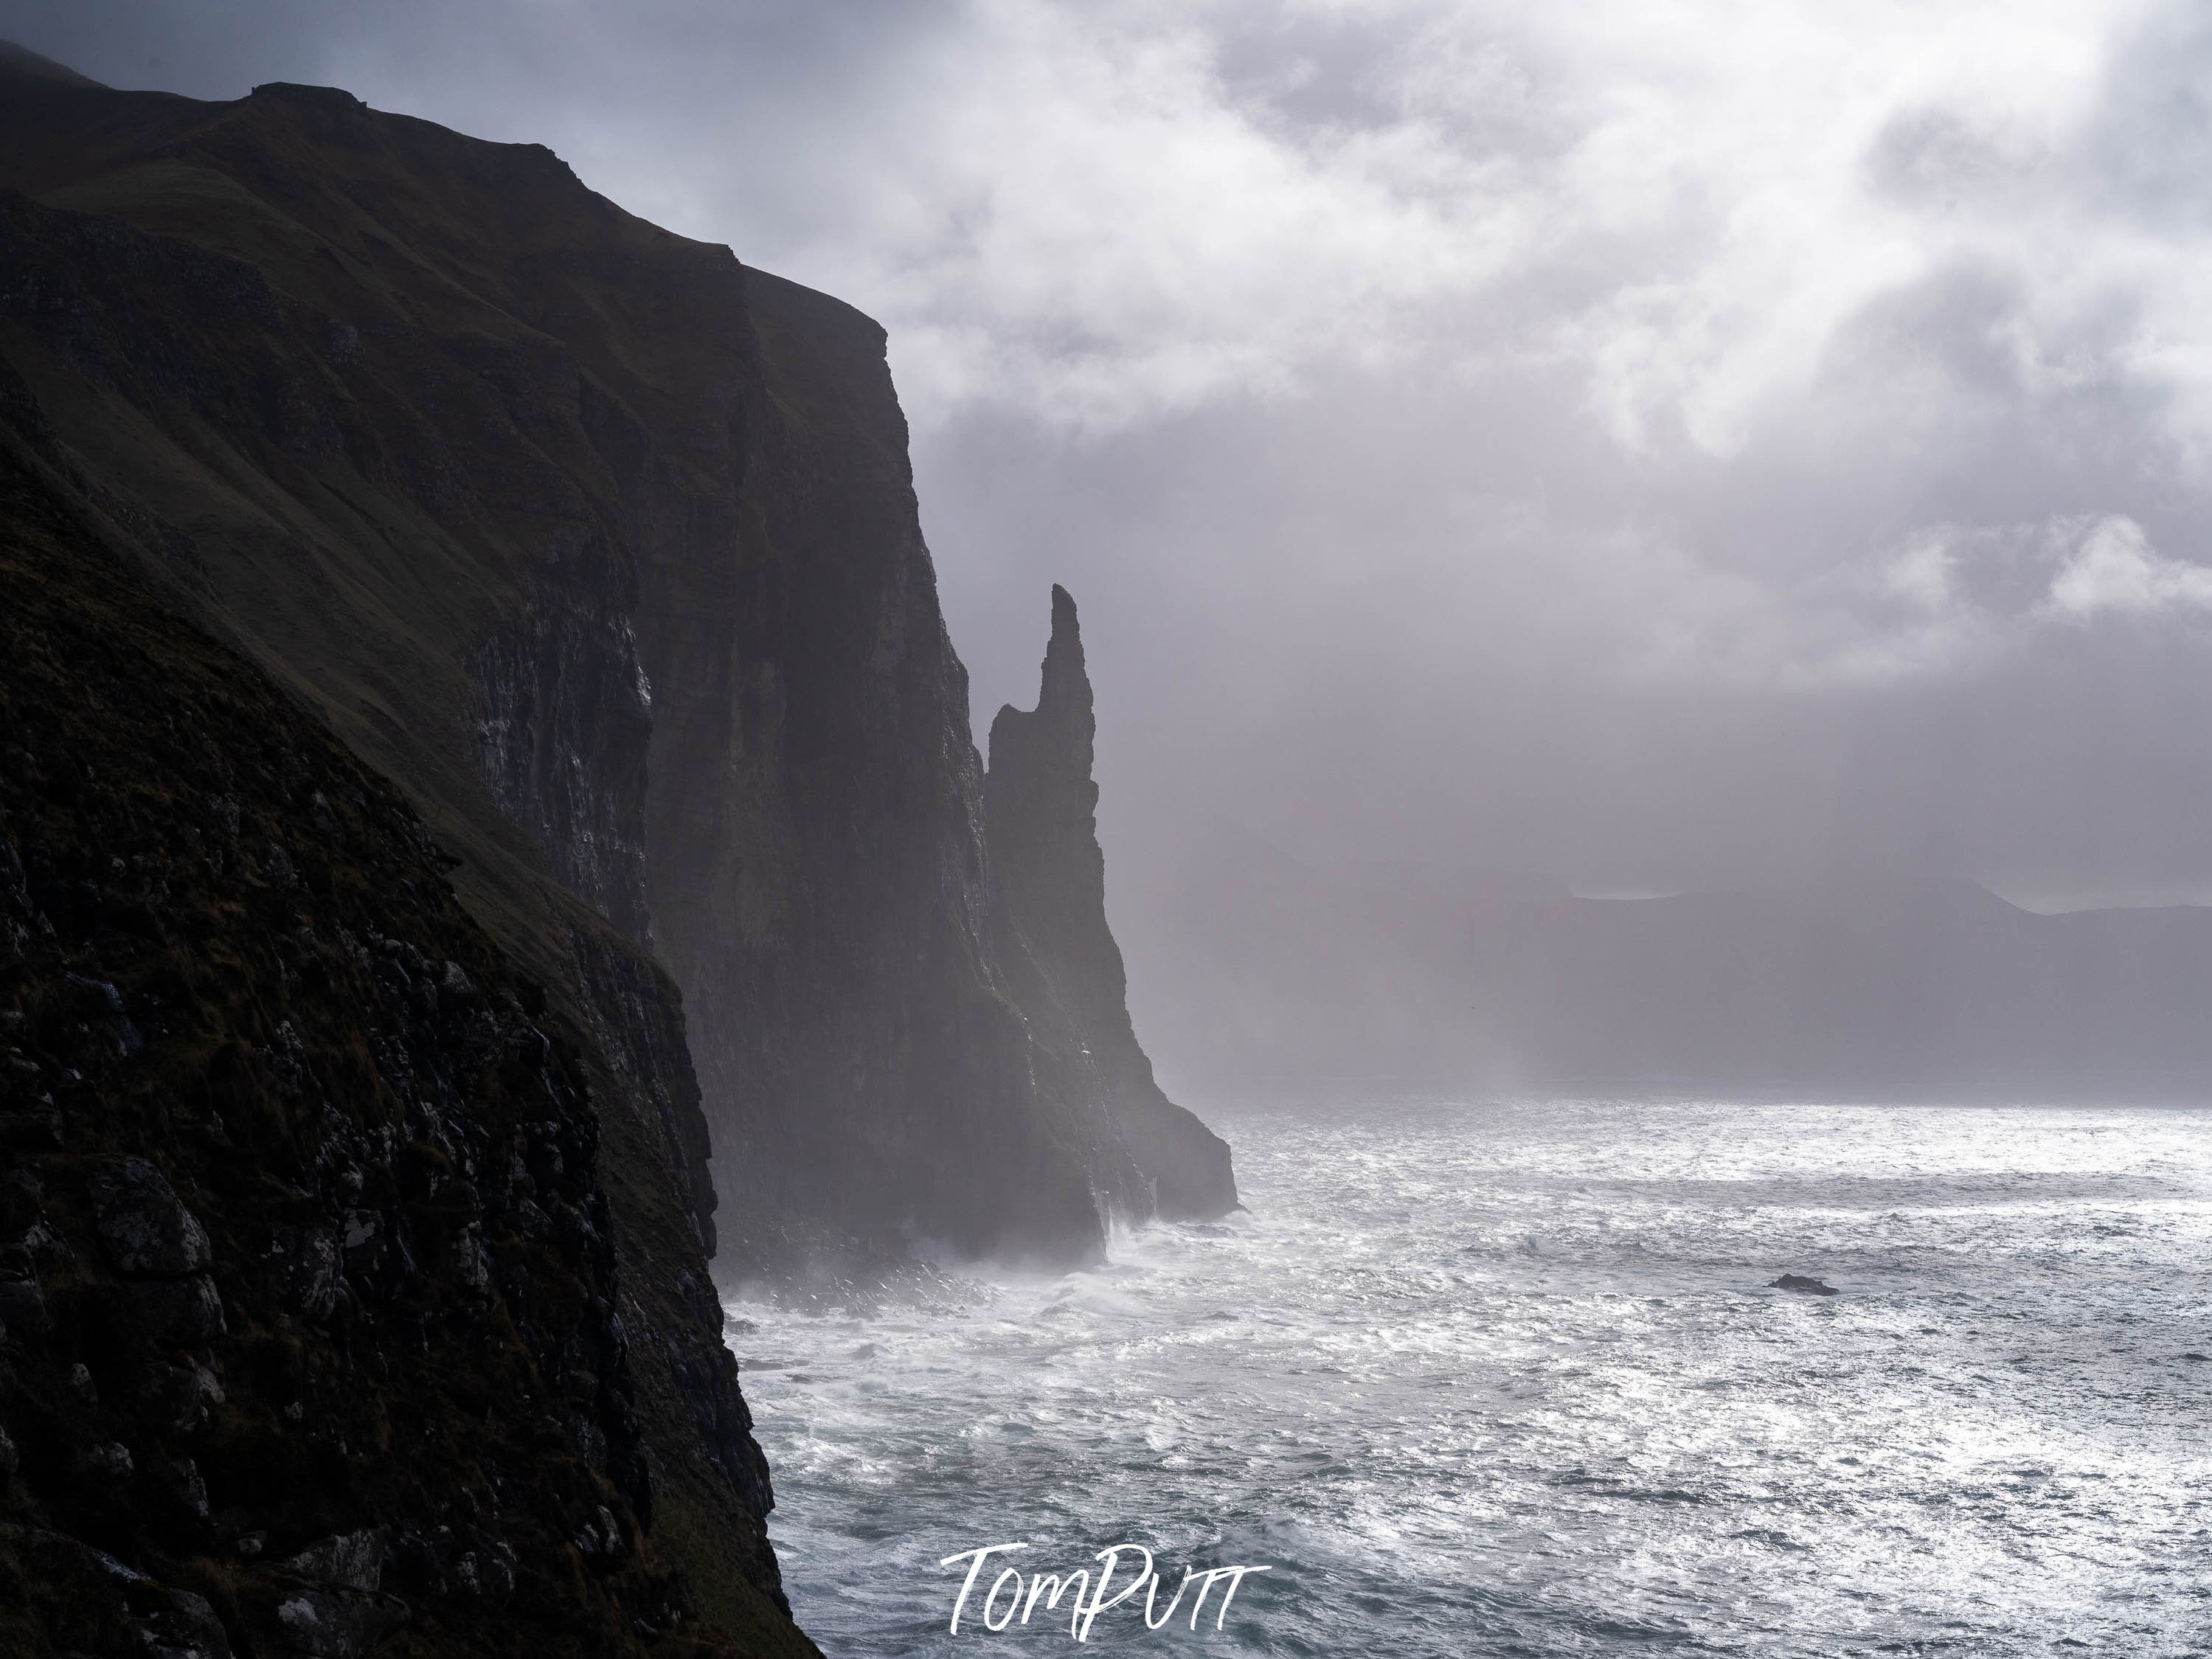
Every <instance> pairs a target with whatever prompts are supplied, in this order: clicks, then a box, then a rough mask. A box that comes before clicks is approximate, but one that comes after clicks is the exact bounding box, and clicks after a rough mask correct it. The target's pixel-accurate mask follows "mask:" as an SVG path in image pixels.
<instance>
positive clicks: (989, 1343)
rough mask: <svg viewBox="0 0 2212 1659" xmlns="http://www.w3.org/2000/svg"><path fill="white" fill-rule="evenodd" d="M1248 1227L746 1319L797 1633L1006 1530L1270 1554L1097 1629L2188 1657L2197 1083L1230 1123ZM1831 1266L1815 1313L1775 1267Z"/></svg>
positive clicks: (1040, 1538) (2194, 1445)
mask: <svg viewBox="0 0 2212 1659" xmlns="http://www.w3.org/2000/svg"><path fill="white" fill-rule="evenodd" d="M1209 1115H1210V1116H1212V1118H1213V1119H1214V1121H1217V1122H1218V1124H1219V1125H1220V1127H1222V1128H1223V1130H1224V1132H1225V1133H1226V1134H1227V1135H1228V1137H1229V1139H1230V1140H1231V1143H1232V1144H1233V1145H1234V1146H1235V1147H1236V1149H1237V1176H1238V1180H1239V1182H1240V1184H1241V1186H1242V1188H1243V1191H1244V1194H1245V1197H1246V1201H1247V1202H1248V1203H1249V1205H1250V1206H1251V1212H1250V1213H1249V1214H1246V1215H1240V1216H1237V1217H1236V1218H1232V1219H1231V1221H1230V1222H1229V1223H1227V1224H1226V1225H1219V1226H1208V1227H1176V1226H1160V1227H1153V1228H1149V1229H1146V1230H1144V1231H1140V1232H1139V1233H1138V1234H1136V1235H1134V1236H1133V1237H1127V1238H1124V1239H1121V1240H1120V1241H1118V1242H1117V1243H1116V1246H1115V1254H1114V1260H1113V1262H1112V1264H1111V1265H1110V1266H1109V1267H1106V1268H1103V1269H1101V1270H1098V1271H1097V1272H1092V1273H1077V1274H1073V1275H1069V1276H1067V1277H1066V1278H1060V1279H1040V1278H1034V1277H1030V1278H1024V1277H1015V1276H1008V1277H1004V1278H1000V1279H989V1280H987V1281H985V1282H980V1283H979V1284H978V1285H977V1286H976V1289H975V1294H974V1295H973V1296H972V1297H969V1298H968V1299H966V1300H965V1301H963V1302H959V1303H957V1304H948V1305H945V1306H939V1307H931V1308H916V1307H893V1308H889V1309H885V1310H879V1311H876V1312H873V1313H870V1314H866V1315H857V1314H856V1315H854V1316H839V1315H835V1314H831V1315H819V1314H816V1315H799V1314H794V1313H792V1312H789V1311H787V1310H782V1309H780V1308H776V1307H772V1306H767V1305H754V1304H747V1305H746V1306H744V1307H743V1308H742V1309H739V1310H737V1311H738V1312H740V1313H741V1314H742V1315H743V1316H744V1317H746V1318H749V1319H750V1320H752V1321H753V1322H755V1325H756V1327H757V1328H756V1329H754V1330H752V1331H750V1332H747V1333H745V1334H741V1335H740V1336H738V1338H737V1340H736V1346H737V1348H738V1355H739V1358H740V1359H743V1360H746V1361H748V1362H750V1360H751V1357H752V1356H753V1355H756V1354H757V1355H758V1356H760V1358H761V1359H762V1360H763V1361H770V1360H772V1361H773V1362H775V1367H776V1368H775V1369H771V1368H769V1366H768V1365H766V1364H751V1363H748V1364H747V1365H746V1376H745V1388H746V1392H747V1395H748V1396H749V1398H750V1401H751V1403H752V1408H753V1412H754V1414H755V1416H756V1419H757V1424H758V1431H759V1434H760V1437H761V1440H762V1443H763V1445H764V1446H765V1447H766V1449H767V1451H768V1455H769V1462H770V1465H771V1467H772V1468H773V1469H774V1471H775V1484H776V1493H777V1499H778V1508H777V1510H776V1513H775V1516H774V1520H773V1528H772V1530H773V1533H774V1535H775V1541H776V1545H777V1548H778V1550H779V1552H780V1553H781V1557H782V1560H783V1564H784V1573H785V1579H786V1583H787V1586H788V1588H789V1590H790V1593H791V1597H792V1601H793V1606H794V1607H795V1609H796V1611H797V1613H798V1615H799V1620H800V1622H801V1623H802V1624H803V1625H804V1626H805V1627H806V1628H807V1629H808V1630H809V1631H810V1632H811V1633H812V1634H813V1635H814V1636H815V1637H816V1638H817V1640H818V1641H820V1642H821V1643H822V1644H823V1647H824V1648H825V1649H826V1650H829V1651H830V1652H832V1653H836V1654H838V1655H841V1656H862V1655H886V1656H887V1655H910V1654H912V1655H920V1654H941V1653H942V1654H950V1653H990V1652H1002V1651H1012V1650H1035V1651H1040V1652H1042V1651H1045V1650H1051V1649H1056V1648H1058V1647H1060V1646H1064V1645H1066V1644H1067V1643H1068V1637H1067V1632H1066V1628H1065V1626H1064V1624H1063V1625H1062V1626H1060V1627H1057V1628H1050V1629H1048V1628H1044V1627H1042V1626H1038V1627H1031V1628H1028V1629H1024V1628H1022V1627H1020V1626H1016V1627H1014V1628H1012V1629H1010V1630H1009V1631H1007V1632H1006V1633H1005V1634H1004V1635H998V1636H993V1635H987V1634H985V1633H984V1632H981V1631H972V1632H971V1631H970V1629H969V1627H968V1626H966V1625H963V1629H962V1632H961V1633H960V1634H959V1635H957V1636H950V1635H948V1634H947V1633H946V1628H945V1626H946V1618H947V1614H948V1613H949V1612H950V1609H951V1601H952V1597H953V1595H954V1593H955V1592H956V1591H957V1588H958V1583H957V1578H958V1575H957V1574H956V1573H951V1572H948V1571H945V1570H943V1569H941V1568H940V1567H939V1561H940V1559H943V1558H944V1557H946V1556H948V1555H950V1554H951V1553H954V1552H957V1551H960V1550H964V1549H970V1548H973V1547H975V1541H977V1540H978V1539H982V1538H989V1539H994V1540H995V1539H1000V1538H1006V1539H1016V1538H1018V1539H1024V1540H1028V1541H1031V1542H1032V1543H1033V1544H1034V1545H1035V1547H1036V1559H1052V1560H1056V1561H1057V1560H1066V1561H1080V1560H1083V1559H1088V1558H1089V1556H1090V1555H1091V1553H1092V1552H1094V1551H1096V1550H1097V1549H1099V1548H1102V1547H1106V1546H1108V1545H1111V1544H1115V1543H1120V1542H1122V1541H1132V1540H1133V1541H1138V1542H1141V1543H1143V1544H1144V1545H1146V1546H1147V1547H1150V1548H1152V1550H1154V1551H1155V1552H1157V1553H1158V1559H1159V1562H1160V1565H1161V1571H1162V1572H1163V1573H1164V1574H1165V1575H1166V1576H1167V1577H1168V1582H1170V1583H1172V1582H1173V1581H1174V1579H1175V1577H1177V1576H1179V1575H1180V1574H1181V1573H1182V1570H1183V1568H1184V1567H1185V1566H1186V1565H1199V1566H1200V1567H1201V1568H1203V1567H1205V1566H1207V1565H1213V1564H1217V1563H1219V1562H1223V1561H1234V1562H1269V1563H1273V1564H1274V1565H1273V1571H1272V1572H1271V1573H1270V1574H1268V1575H1267V1577H1255V1578H1254V1579H1252V1580H1251V1581H1250V1582H1249V1583H1248V1584H1247V1585H1246V1586H1245V1588H1244V1589H1243V1591H1242V1593H1241V1594H1240V1595H1239V1597H1238V1599H1237V1604H1236V1609H1235V1611H1234V1613H1232V1614H1231V1617H1230V1619H1229V1620H1228V1624H1227V1627H1226V1628H1225V1630H1223V1631H1222V1632H1219V1633H1216V1632H1213V1630H1212V1621H1211V1620H1210V1619H1209V1620H1208V1621H1207V1623H1206V1628H1205V1629H1204V1630H1203V1631H1202V1632H1201V1633H1200V1635H1198V1636H1193V1635H1190V1634H1189V1633H1188V1632H1184V1631H1183V1630H1182V1626H1181V1624H1180V1622H1178V1623H1177V1624H1176V1626H1173V1627H1172V1628H1171V1629H1163V1630H1161V1631H1159V1632H1146V1630H1145V1628H1144V1626H1143V1621H1142V1620H1141V1619H1140V1618H1133V1619H1131V1620H1127V1621H1125V1622H1124V1623H1122V1624H1121V1625H1116V1624H1115V1623H1114V1622H1113V1620H1114V1615H1113V1614H1112V1613H1109V1614H1108V1615H1106V1616H1105V1617H1103V1618H1102V1619H1101V1620H1099V1622H1098V1625H1097V1628H1096V1629H1095V1630H1094V1631H1093V1632H1092V1634H1091V1645H1093V1646H1104V1647H1112V1648H1121V1647H1130V1648H1139V1647H1141V1648H1144V1649H1146V1650H1161V1651H1170V1650H1188V1651H1196V1650H1198V1649H1199V1648H1200V1646H1201V1645H1202V1646H1203V1647H1204V1649H1205V1650H1206V1651H1209V1652H1213V1653H1239V1654H1244V1653H1249V1654H1260V1653H1267V1654H1346V1653H1383V1652H1389V1653H1393V1654H1405V1655H1417V1656H1438V1659H1443V1656H1452V1659H1462V1656H1474V1655H1570V1654H1572V1655H1582V1654H1600V1655H1602V1654H1627V1653H1636V1654H1639V1655H1650V1654H1692V1653H1698V1654H1705V1653H1755V1654H1759V1655H1761V1656H1776V1655H1778V1656H1799V1655H1802V1656H1808V1659H1809V1656H1821V1659H1828V1656H1836V1655H1845V1654H1856V1653H1869V1654H1872V1653H1876V1652H1895V1651H1913V1652H1923V1653H1927V1652H1955V1653H1960V1654H1972V1655H1975V1656H1984V1655H2013V1654H2023V1655H2024V1654H2028V1653H2037V1654H2041V1653H2045V1652H2049V1651H2051V1650H2053V1649H2054V1648H2055V1647H2057V1646H2058V1645H2059V1644H2063V1643H2069V1642H2070V1643H2076V1644H2084V1646H2085V1649H2086V1650H2092V1651H2098V1652H2108V1653H2124V1654H2127V1655H2129V1656H2130V1659H2150V1656H2161V1655H2176V1656H2178V1655H2182V1654H2202V1653H2203V1652H2205V1651H2206V1647H2205V1642H2206V1638H2205V1634H2204V1633H2205V1632H2207V1631H2208V1630H2212V1578H2208V1576H2207V1574H2206V1572H2205V1571H2204V1562H2205V1560H2206V1559H2207V1558H2206V1536H2207V1528H2208V1527H2212V1437H2208V1435H2207V1432H2206V1430H2207V1426H2208V1425H2212V1358H2208V1359H2198V1358H2190V1357H2187V1356H2191V1355H2212V1288H2209V1287H2208V1286H2209V1284H2212V1282H2209V1281H2208V1278H2207V1269H2208V1267H2212V1112H2202V1111H2154V1110H2140V1109H2067V1110H2054V1109H2026V1108H2022V1109H1978V1108H1977V1109H1967V1108H1956V1109H1923V1108H1903V1107H1893V1108H1875V1107H1835V1106H1802V1105H1801V1106H1775V1105H1735V1104H1711V1103H1692V1104H1681V1103H1667V1104H1653V1103H1600V1102H1579V1103H1565V1104H1562V1103H1466V1102H1455V1101H1448V1100H1423V1099H1399V1100H1393V1101H1389V1102H1383V1103H1378V1102H1376V1101H1374V1100H1372V1099H1364V1100H1363V1099H1360V1098H1358V1097H1346V1098H1340V1099H1334V1100H1325V1101H1324V1100H1317V1099H1310V1100H1305V1101H1301V1102H1296V1103H1284V1102H1282V1101H1280V1100H1278V1101H1275V1102H1272V1103H1267V1104H1249V1103H1248V1104H1244V1105H1242V1106H1231V1107H1229V1108H1226V1109H1223V1108H1218V1107H1217V1108H1216V1109H1213V1110H1212V1111H1211V1112H1210V1113H1209ZM1782 1273H1809V1274H1815V1275H1818V1276H1819V1277H1820V1278H1821V1279H1825V1280H1826V1282H1827V1283H1829V1284H1831V1285H1835V1286H1837V1287H1838V1290H1839V1291H1841V1294H1839V1295H1838V1296H1835V1297H1812V1296H1802V1295H1792V1294H1790V1293H1788V1292H1786V1291H1777V1290H1773V1289H1770V1288H1767V1281H1769V1280H1771V1279H1774V1278H1775V1277H1777V1276H1778V1275H1779V1274H1782Z"/></svg>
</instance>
